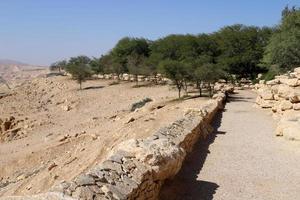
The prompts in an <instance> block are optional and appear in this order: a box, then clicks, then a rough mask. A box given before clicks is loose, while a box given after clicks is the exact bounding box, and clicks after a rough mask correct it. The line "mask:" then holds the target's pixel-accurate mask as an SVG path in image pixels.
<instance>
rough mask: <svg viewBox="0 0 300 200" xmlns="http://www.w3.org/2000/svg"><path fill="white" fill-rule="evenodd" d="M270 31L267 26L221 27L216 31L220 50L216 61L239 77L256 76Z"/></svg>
mask: <svg viewBox="0 0 300 200" xmlns="http://www.w3.org/2000/svg"><path fill="white" fill-rule="evenodd" d="M271 32H272V31H271V29H268V28H262V29H260V28H258V27H253V26H244V25H239V24H237V25H233V26H227V27H224V28H222V29H221V30H220V31H219V32H217V33H216V37H217V41H218V46H219V48H220V51H221V54H220V56H219V57H218V63H219V64H221V65H223V66H225V67H226V70H227V72H228V73H230V74H235V75H237V76H238V77H240V78H242V77H253V76H256V75H257V73H259V72H260V71H261V69H260V68H259V63H260V60H261V59H262V56H263V52H264V46H265V45H266V43H267V42H268V40H269V37H270V34H271Z"/></svg>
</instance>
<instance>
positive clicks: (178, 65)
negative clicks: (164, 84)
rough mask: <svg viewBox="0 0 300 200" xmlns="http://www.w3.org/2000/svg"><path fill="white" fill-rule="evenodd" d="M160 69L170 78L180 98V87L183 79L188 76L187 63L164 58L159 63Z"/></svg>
mask: <svg viewBox="0 0 300 200" xmlns="http://www.w3.org/2000/svg"><path fill="white" fill-rule="evenodd" d="M159 67H160V71H161V72H162V73H163V74H164V75H165V76H166V77H167V78H169V79H171V80H172V81H173V82H174V84H175V85H176V87H177V89H178V96H179V98H180V94H181V89H182V87H183V84H184V81H185V79H186V77H187V76H188V73H187V65H186V64H184V63H183V62H179V61H175V60H164V61H162V62H161V63H160V66H159Z"/></svg>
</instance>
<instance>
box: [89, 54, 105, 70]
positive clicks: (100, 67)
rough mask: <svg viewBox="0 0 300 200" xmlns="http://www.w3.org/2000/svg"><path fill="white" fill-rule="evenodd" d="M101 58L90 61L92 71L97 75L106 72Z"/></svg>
mask: <svg viewBox="0 0 300 200" xmlns="http://www.w3.org/2000/svg"><path fill="white" fill-rule="evenodd" d="M101 58H102V57H100V58H95V57H94V58H93V59H92V60H91V61H90V66H91V70H92V71H93V72H94V73H95V74H101V73H103V72H104V66H103V64H102V63H101Z"/></svg>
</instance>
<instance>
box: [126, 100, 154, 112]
mask: <svg viewBox="0 0 300 200" xmlns="http://www.w3.org/2000/svg"><path fill="white" fill-rule="evenodd" d="M151 101H153V100H152V99H150V98H148V97H147V98H145V99H143V100H141V101H139V102H136V103H134V104H132V105H131V109H130V111H131V112H133V111H135V110H136V109H138V108H142V107H143V106H144V105H146V103H148V102H151Z"/></svg>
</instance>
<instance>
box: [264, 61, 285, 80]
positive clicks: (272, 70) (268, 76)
mask: <svg viewBox="0 0 300 200" xmlns="http://www.w3.org/2000/svg"><path fill="white" fill-rule="evenodd" d="M281 72H282V71H281V69H280V68H279V67H278V66H276V65H273V66H271V67H269V68H268V71H267V72H266V73H264V74H263V76H262V77H261V79H262V80H266V81H269V80H272V79H274V78H275V76H277V75H279V74H280V73H281Z"/></svg>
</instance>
